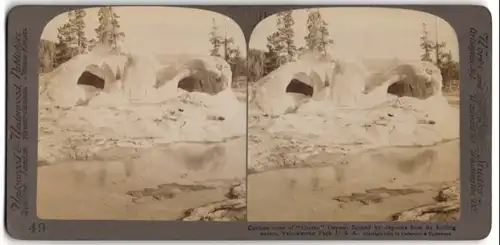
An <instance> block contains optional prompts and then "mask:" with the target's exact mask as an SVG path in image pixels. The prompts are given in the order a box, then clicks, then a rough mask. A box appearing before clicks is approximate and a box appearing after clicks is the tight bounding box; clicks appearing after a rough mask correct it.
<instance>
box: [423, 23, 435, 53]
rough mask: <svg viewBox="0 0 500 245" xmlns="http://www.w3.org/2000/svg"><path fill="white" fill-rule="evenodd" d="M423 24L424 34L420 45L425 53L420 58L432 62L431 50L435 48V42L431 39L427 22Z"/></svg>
mask: <svg viewBox="0 0 500 245" xmlns="http://www.w3.org/2000/svg"><path fill="white" fill-rule="evenodd" d="M422 26H423V34H422V36H421V37H420V47H421V48H422V50H423V51H424V53H423V54H422V55H421V56H420V60H422V61H428V62H432V57H431V52H432V50H433V49H434V44H433V43H432V41H431V40H430V39H429V32H428V31H427V25H426V24H425V23H423V24H422Z"/></svg>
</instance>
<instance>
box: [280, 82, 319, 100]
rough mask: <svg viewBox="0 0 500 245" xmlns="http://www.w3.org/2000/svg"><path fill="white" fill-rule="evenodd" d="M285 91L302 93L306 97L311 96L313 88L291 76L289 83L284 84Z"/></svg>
mask: <svg viewBox="0 0 500 245" xmlns="http://www.w3.org/2000/svg"><path fill="white" fill-rule="evenodd" d="M285 92H286V93H295V94H303V95H305V96H308V97H312V96H313V92H314V89H313V87H312V86H311V85H308V84H306V83H304V82H302V81H300V80H299V79H297V78H293V79H292V80H291V81H290V83H289V84H288V85H287V86H286V90H285Z"/></svg>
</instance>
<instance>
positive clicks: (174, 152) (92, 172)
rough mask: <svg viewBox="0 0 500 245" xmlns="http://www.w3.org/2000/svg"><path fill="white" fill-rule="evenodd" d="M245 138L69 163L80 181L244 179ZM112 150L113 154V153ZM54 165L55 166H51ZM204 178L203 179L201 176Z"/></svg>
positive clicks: (118, 152) (116, 151) (124, 151)
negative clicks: (243, 156)
mask: <svg viewBox="0 0 500 245" xmlns="http://www.w3.org/2000/svg"><path fill="white" fill-rule="evenodd" d="M244 147H245V141H244V139H243V138H242V139H236V140H229V141H227V142H220V143H212V142H210V143H203V142H199V143H198V142H194V143H173V144H162V145H157V146H155V147H152V148H144V149H135V151H133V153H131V152H132V151H131V150H130V149H129V148H126V147H115V148H113V149H107V150H103V151H102V152H101V153H99V154H98V156H96V160H91V159H89V160H87V161H72V162H69V163H68V164H63V165H67V166H69V167H70V168H69V170H70V171H71V172H72V175H73V180H74V182H75V183H76V184H79V185H81V184H85V185H88V184H92V182H93V183H95V184H97V185H99V186H105V185H107V184H109V183H111V182H116V181H127V180H129V179H137V178H140V179H146V180H158V181H173V180H179V179H183V180H187V179H189V180H191V178H193V181H195V179H196V180H201V179H209V178H215V179H232V178H241V177H243V176H244V174H245V165H246V164H245V159H244V158H242V157H241V156H242V155H244V154H241V153H242V152H244V150H245V148H244ZM110 152H111V153H110ZM49 167H51V166H49ZM200 178H201V179H200Z"/></svg>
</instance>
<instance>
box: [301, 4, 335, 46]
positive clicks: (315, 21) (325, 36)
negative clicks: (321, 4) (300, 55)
mask: <svg viewBox="0 0 500 245" xmlns="http://www.w3.org/2000/svg"><path fill="white" fill-rule="evenodd" d="M307 30H308V34H307V36H305V37H304V40H305V41H306V50H309V51H312V52H318V53H323V55H325V56H326V55H327V50H328V46H329V45H332V44H333V39H330V38H329V37H330V32H329V31H328V23H327V22H326V21H325V20H323V18H322V16H321V13H320V11H319V10H311V11H309V14H308V17H307Z"/></svg>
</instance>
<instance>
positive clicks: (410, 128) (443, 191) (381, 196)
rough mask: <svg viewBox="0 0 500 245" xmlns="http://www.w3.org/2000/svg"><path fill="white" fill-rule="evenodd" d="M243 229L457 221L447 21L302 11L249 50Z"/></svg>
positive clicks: (271, 20)
mask: <svg viewBox="0 0 500 245" xmlns="http://www.w3.org/2000/svg"><path fill="white" fill-rule="evenodd" d="M248 64H249V65H248V69H249V70H248V79H247V80H248V176H247V185H248V195H247V199H248V200H247V201H248V204H247V205H248V213H247V219H248V220H249V221H395V222H397V221H452V220H457V219H459V213H460V196H459V195H460V193H459V192H460V144H459V139H460V137H459V133H460V132H459V120H460V118H459V104H460V101H459V93H460V88H459V84H460V83H459V56H458V40H457V36H456V34H455V32H454V30H453V28H452V27H451V26H450V24H449V23H447V22H446V21H445V20H443V19H441V18H440V17H438V16H435V15H432V14H428V13H425V12H419V11H413V10H404V9H397V8H371V7H370V8H368V7H356V8H354V7H351V8H349V7H338V8H316V9H297V10H289V11H284V12H280V13H277V14H275V15H272V16H269V17H267V18H266V19H264V20H262V21H261V22H260V23H259V24H258V25H257V26H256V27H255V29H254V30H253V32H252V34H251V37H250V40H249V49H248Z"/></svg>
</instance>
